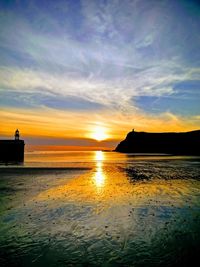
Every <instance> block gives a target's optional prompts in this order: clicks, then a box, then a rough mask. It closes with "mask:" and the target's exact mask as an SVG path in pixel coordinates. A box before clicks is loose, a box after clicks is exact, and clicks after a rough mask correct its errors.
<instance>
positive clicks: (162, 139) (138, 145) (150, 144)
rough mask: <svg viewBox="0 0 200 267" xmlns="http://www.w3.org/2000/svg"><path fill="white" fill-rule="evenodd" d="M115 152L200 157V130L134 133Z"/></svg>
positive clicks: (128, 135) (129, 134)
mask: <svg viewBox="0 0 200 267" xmlns="http://www.w3.org/2000/svg"><path fill="white" fill-rule="evenodd" d="M115 151H117V152H124V153H165V154H174V155H200V130H197V131H192V132H182V133H146V132H135V131H132V132H130V133H128V134H127V136H126V139H125V140H123V141H122V142H120V143H119V144H118V146H117V147H116V149H115Z"/></svg>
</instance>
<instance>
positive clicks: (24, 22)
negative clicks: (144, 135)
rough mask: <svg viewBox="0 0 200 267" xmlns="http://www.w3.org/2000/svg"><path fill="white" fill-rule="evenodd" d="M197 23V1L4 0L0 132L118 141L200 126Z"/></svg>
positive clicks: (77, 141)
mask: <svg viewBox="0 0 200 267" xmlns="http://www.w3.org/2000/svg"><path fill="white" fill-rule="evenodd" d="M199 29H200V3H199V1H192V0H188V1H187V0H177V1H174V0H159V1H158V0H148V1H147V0H123V1H121V0H107V1H106V0H98V1H97V0H57V1H49V0H48V1H44V0H38V1H37V0H26V1H25V0H12V1H11V0H7V1H3V0H1V1H0V136H1V137H2V138H8V137H12V136H13V133H14V131H15V129H16V128H19V130H20V132H21V136H22V137H23V138H24V139H25V140H27V142H28V143H29V144H56V145H69V146H76V145H80V146H97V147H98V146H105V147H113V146H114V145H115V144H117V142H118V141H119V140H122V139H123V138H124V137H125V136H126V134H127V133H128V132H129V131H131V130H132V129H133V128H134V129H135V130H137V131H149V132H163V131H164V132H168V131H190V130H195V129H200V105H199V103H200V52H199V51H200V30H199ZM100 139H101V140H100ZM104 139H105V140H104ZM95 140H96V141H95ZM102 140H103V141H102ZM100 141H101V142H100Z"/></svg>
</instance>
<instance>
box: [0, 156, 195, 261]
mask: <svg viewBox="0 0 200 267" xmlns="http://www.w3.org/2000/svg"><path fill="white" fill-rule="evenodd" d="M109 157H110V156H109ZM104 159H105V157H104V156H103V154H102V153H99V154H98V155H97V157H96V161H95V162H93V163H92V164H91V163H90V164H89V163H87V164H86V163H84V166H85V167H84V168H82V167H80V166H79V167H80V168H75V167H73V168H71V167H69V166H68V167H66V168H61V169H60V168H55V169H54V168H38V169H37V168H24V169H23V170H22V169H21V168H17V172H12V171H11V172H9V171H8V172H7V173H6V172H4V170H3V171H2V169H1V170H0V177H1V178H0V198H1V199H0V200H1V210H0V215H1V217H0V248H1V250H0V265H1V266H8V265H9V266H193V265H192V263H191V260H192V259H193V260H194V259H198V258H199V253H200V227H199V225H200V177H199V170H200V168H199V166H200V165H199V159H197V158H192V159H188V158H181V159H175V160H174V159H170V157H169V158H167V159H163V158H160V159H159V158H156V159H155V158H154V159H148V160H144V159H142V160H141V159H140V160H135V159H134V160H133V159H130V157H128V158H127V159H128V160H124V159H123V160H121V159H120V160H115V161H112V162H111V161H104ZM79 165H81V164H79ZM82 165H83V164H82ZM86 165H88V167H86ZM10 169H12V170H14V169H13V168H10ZM36 169H37V171H36ZM41 170H43V171H41Z"/></svg>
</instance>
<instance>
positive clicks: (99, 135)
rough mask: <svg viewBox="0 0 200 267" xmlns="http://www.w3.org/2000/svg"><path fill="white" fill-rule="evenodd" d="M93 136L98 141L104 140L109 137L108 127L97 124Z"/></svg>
mask: <svg viewBox="0 0 200 267" xmlns="http://www.w3.org/2000/svg"><path fill="white" fill-rule="evenodd" d="M91 138H92V139H95V140H97V141H103V140H105V139H107V138H108V135H107V133H106V129H105V128H103V127H102V126H96V127H95V129H94V130H93V131H92V133H91Z"/></svg>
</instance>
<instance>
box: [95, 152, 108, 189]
mask: <svg viewBox="0 0 200 267" xmlns="http://www.w3.org/2000/svg"><path fill="white" fill-rule="evenodd" d="M95 160H96V172H95V174H94V183H95V185H96V187H97V188H102V187H103V186H104V183H105V178H106V177H105V174H104V172H103V168H102V165H103V162H102V161H103V160H104V153H103V152H102V151H96V152H95Z"/></svg>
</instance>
